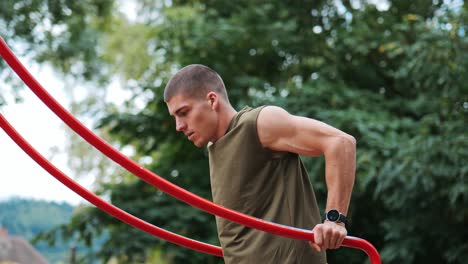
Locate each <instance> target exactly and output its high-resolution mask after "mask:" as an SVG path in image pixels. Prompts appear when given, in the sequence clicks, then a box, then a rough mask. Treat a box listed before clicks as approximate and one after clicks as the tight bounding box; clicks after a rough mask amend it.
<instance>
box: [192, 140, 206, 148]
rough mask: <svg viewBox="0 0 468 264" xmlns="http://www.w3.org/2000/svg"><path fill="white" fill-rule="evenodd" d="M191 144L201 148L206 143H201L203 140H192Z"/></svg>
mask: <svg viewBox="0 0 468 264" xmlns="http://www.w3.org/2000/svg"><path fill="white" fill-rule="evenodd" d="M193 144H194V145H195V147H197V148H201V147H204V146H205V145H206V144H203V142H198V141H194V142H193Z"/></svg>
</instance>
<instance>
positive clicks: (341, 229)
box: [309, 220, 348, 252]
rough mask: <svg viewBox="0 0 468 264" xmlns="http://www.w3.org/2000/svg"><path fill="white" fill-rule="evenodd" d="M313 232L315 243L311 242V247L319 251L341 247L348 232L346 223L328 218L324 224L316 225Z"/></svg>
mask: <svg viewBox="0 0 468 264" xmlns="http://www.w3.org/2000/svg"><path fill="white" fill-rule="evenodd" d="M312 232H314V238H315V243H313V242H309V244H310V247H311V248H313V249H316V250H317V251H319V252H320V251H322V250H327V249H336V248H339V247H340V246H341V243H343V240H344V239H345V237H346V235H347V234H348V231H347V230H346V227H345V225H344V223H335V222H329V221H326V220H325V222H324V223H323V224H318V225H316V226H315V227H314V229H313V230H312Z"/></svg>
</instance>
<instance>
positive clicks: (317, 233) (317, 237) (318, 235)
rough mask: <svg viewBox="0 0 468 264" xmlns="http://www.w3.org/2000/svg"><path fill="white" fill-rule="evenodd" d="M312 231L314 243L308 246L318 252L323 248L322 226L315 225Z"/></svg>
mask: <svg viewBox="0 0 468 264" xmlns="http://www.w3.org/2000/svg"><path fill="white" fill-rule="evenodd" d="M312 231H313V232H314V243H310V244H311V246H312V247H314V248H316V249H317V251H319V252H320V251H322V248H323V232H322V231H323V225H321V224H318V225H316V226H315V228H314V229H313V230H312Z"/></svg>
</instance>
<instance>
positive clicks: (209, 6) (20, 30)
mask: <svg viewBox="0 0 468 264" xmlns="http://www.w3.org/2000/svg"><path fill="white" fill-rule="evenodd" d="M134 3H135V5H136V7H137V17H136V19H133V20H132V19H128V18H127V17H126V16H125V15H124V13H125V12H127V11H128V10H126V9H125V8H124V9H122V8H121V5H122V4H123V2H115V1H111V0H85V1H66V0H54V1H53V0H48V1H46V0H28V1H27V0H21V1H10V0H7V1H2V2H1V3H0V34H1V35H2V37H3V38H5V39H6V41H7V42H9V43H13V42H15V43H21V47H20V48H17V50H16V51H17V52H19V53H23V54H26V55H28V56H30V57H32V58H34V59H35V60H37V61H38V62H40V63H44V64H49V65H52V66H54V68H55V69H57V70H58V71H61V72H62V73H63V74H64V75H65V76H68V77H70V76H71V77H72V78H74V79H75V80H78V81H80V82H82V83H86V87H88V89H89V90H88V94H89V97H88V98H87V99H86V100H84V101H83V102H77V103H76V105H74V107H75V110H76V111H75V112H76V113H77V114H81V116H82V117H83V118H93V120H94V121H95V122H96V124H97V127H99V128H100V129H101V131H102V132H103V133H105V134H106V135H108V136H109V140H110V141H112V142H113V143H114V144H116V145H117V146H122V147H123V146H126V147H129V146H131V147H132V148H133V150H134V153H135V154H134V156H133V158H134V159H135V160H137V161H139V162H142V163H143V164H145V165H146V167H147V168H149V169H151V170H153V171H154V172H156V173H158V174H159V175H161V176H163V177H166V178H167V179H169V180H170V181H171V182H173V183H175V184H177V185H179V186H181V187H183V188H187V189H189V190H190V191H192V192H194V193H196V194H198V195H201V196H203V197H206V198H208V199H209V198H210V190H209V177H208V162H207V155H206V151H205V150H204V149H196V148H194V147H193V146H191V144H190V143H189V142H187V141H186V140H185V139H184V138H183V136H182V135H178V134H177V133H176V132H175V129H174V122H173V120H172V119H171V118H170V116H169V115H168V113H167V110H166V106H165V104H164V102H163V100H162V91H163V89H164V86H165V84H166V82H167V80H168V79H169V78H170V76H171V75H172V74H173V73H174V72H175V71H176V70H177V69H179V68H180V67H182V66H184V65H187V64H191V63H202V64H206V65H209V66H210V67H212V68H214V69H215V70H216V71H218V72H219V73H220V74H221V76H222V77H223V79H224V81H225V83H226V86H227V87H228V92H229V94H230V97H231V98H232V103H233V104H234V106H235V107H236V108H237V109H239V108H240V107H242V106H243V105H245V104H248V105H251V106H258V105H262V104H275V105H280V106H283V107H285V108H286V109H287V110H288V111H289V112H291V113H294V114H298V115H305V116H309V117H312V118H316V119H319V120H322V121H324V122H326V123H329V124H331V125H333V126H335V127H338V128H340V129H342V130H344V131H346V132H348V133H350V134H352V135H353V136H354V137H355V138H356V139H357V141H358V157H357V159H358V160H357V161H358V169H357V179H356V185H355V189H354V193H353V197H352V202H351V208H350V217H351V221H352V225H351V227H350V228H349V233H350V234H351V235H355V236H359V237H363V238H365V239H367V240H369V241H370V242H372V243H373V244H374V245H375V246H376V247H377V248H378V250H379V251H380V253H381V255H382V259H383V262H384V263H462V260H463V259H466V258H468V244H467V243H466V237H468V230H467V229H466V228H465V227H464V226H465V224H466V222H467V217H468V209H466V204H467V202H468V188H467V186H468V183H467V171H468V165H467V164H468V163H467V162H466V161H467V160H468V140H467V139H466V134H467V130H466V125H467V113H468V84H467V83H468V75H467V74H466V71H467V69H468V36H467V33H468V32H467V30H468V27H467V18H468V5H467V4H466V3H465V1H461V0H453V1H450V0H446V1H438V0H434V1H427V0H415V1H406V0H394V1H364V0H361V1H359V0H354V1H344V0H334V1H332V0H317V1H307V0H304V1H246V0H240V1H222V0H218V1H213V0H212V1H210V0H208V1H178V0H173V1H156V0H144V1H135V2H134ZM375 3H377V4H375ZM0 67H1V68H0V78H1V79H2V80H4V81H6V82H9V83H12V84H15V83H16V84H17V85H16V86H14V87H20V85H18V81H17V80H16V79H15V78H13V77H12V74H11V71H10V70H9V69H8V68H7V67H6V66H5V64H4V62H3V61H0ZM116 76H117V77H116ZM115 78H118V80H119V81H120V83H121V84H122V85H123V87H124V89H127V90H128V91H130V92H131V94H132V98H131V99H130V100H128V101H127V102H126V103H125V106H124V107H117V106H114V105H112V104H105V102H103V101H102V100H101V99H102V97H101V96H100V95H102V94H105V93H106V92H107V93H109V92H112V88H109V87H110V86H109V85H108V84H109V83H110V82H111V81H112V80H115ZM0 89H1V90H0V92H1V94H2V96H3V95H13V97H14V96H15V93H17V89H19V88H15V89H13V91H9V90H8V91H6V90H5V88H3V87H1V88H0ZM70 89H71V88H70ZM0 100H1V98H0ZM74 146H75V147H76V146H79V144H75V145H74ZM71 147H73V146H71ZM72 149H73V148H72ZM75 149H76V148H75ZM80 151H82V152H86V151H88V150H83V149H81V150H80ZM305 161H306V165H307V168H308V170H309V173H310V175H311V179H312V182H313V184H314V187H315V189H316V193H317V196H318V200H319V201H320V204H321V206H322V208H323V205H324V202H325V197H326V188H325V184H324V179H323V177H324V164H323V162H324V161H323V159H321V158H318V159H311V158H305ZM76 169H77V170H78V171H80V172H81V173H83V172H86V171H88V170H90V168H86V166H83V164H81V166H76ZM97 186H98V187H97V189H96V190H95V191H96V192H98V193H100V194H102V195H105V196H106V197H108V198H109V200H110V201H112V203H114V204H115V205H117V206H119V207H121V208H123V209H124V210H127V211H129V212H131V213H132V214H135V215H137V216H139V217H141V218H143V219H145V220H147V221H149V222H151V223H154V224H156V225H158V226H161V227H163V228H165V229H169V230H171V231H174V232H177V233H181V234H183V235H187V236H190V237H192V238H195V239H197V240H202V241H205V242H208V243H214V244H216V243H217V238H216V233H215V227H214V217H213V216H211V215H208V214H206V213H203V212H200V211H198V210H196V209H193V208H191V207H189V206H187V205H184V204H182V203H180V202H178V201H176V200H175V199H173V198H171V197H168V196H167V195H166V194H163V193H161V192H160V191H158V190H155V189H154V188H152V187H151V186H149V185H147V184H145V183H143V182H142V181H140V180H138V179H137V178H135V177H134V176H131V175H128V174H127V173H124V172H122V171H115V172H114V173H113V174H112V176H107V177H104V176H101V177H98V180H97ZM104 230H105V232H107V234H108V237H107V239H106V241H105V242H104V244H103V245H102V247H101V248H100V250H99V252H98V253H99V256H100V257H101V259H102V260H103V261H106V260H108V259H110V258H111V257H115V258H117V259H120V260H121V261H122V263H141V262H151V261H154V260H155V259H161V258H164V259H165V261H166V262H167V263H220V262H221V260H220V259H219V258H215V257H211V256H206V255H203V254H200V253H196V252H192V251H190V250H187V249H184V248H180V247H177V246H174V245H171V244H168V243H166V242H164V241H161V240H160V239H157V238H153V237H151V236H149V235H146V234H144V233H142V232H140V231H137V230H135V229H132V228H130V227H128V226H126V225H124V224H122V223H119V222H118V221H116V220H114V219H111V218H110V217H108V216H106V215H104V214H103V213H102V212H101V211H99V210H97V209H95V208H93V207H89V208H86V209H84V210H81V211H79V212H77V213H75V214H74V216H73V218H72V220H71V221H70V222H69V223H67V224H65V225H62V226H60V227H58V228H56V229H55V231H51V232H50V233H49V234H48V235H47V234H44V235H43V237H44V238H49V239H51V238H53V237H54V232H64V233H65V234H69V236H70V237H72V236H74V235H77V236H79V238H80V239H82V240H83V241H85V242H87V243H88V244H92V241H93V240H92V238H93V237H95V236H99V235H100V234H102V233H103V232H104ZM160 252H163V255H162V256H161V255H160ZM329 260H330V263H364V262H365V261H366V256H365V255H364V254H363V253H362V252H359V251H356V250H351V249H339V250H335V251H330V252H329ZM159 261H162V260H159Z"/></svg>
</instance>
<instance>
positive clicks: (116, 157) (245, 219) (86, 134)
mask: <svg viewBox="0 0 468 264" xmlns="http://www.w3.org/2000/svg"><path fill="white" fill-rule="evenodd" d="M0 55H1V56H2V57H3V58H4V59H5V61H6V62H7V63H8V64H9V65H10V67H11V68H12V69H13V70H14V71H15V72H16V73H17V74H18V76H19V77H20V78H21V79H22V80H23V82H24V83H25V84H26V85H27V86H28V87H29V88H30V89H31V90H32V91H33V92H34V93H35V94H36V95H37V96H38V97H39V99H40V100H41V101H42V102H44V104H46V105H47V107H49V108H50V109H51V110H52V111H53V112H54V113H55V114H56V115H57V116H58V117H59V118H60V119H62V120H63V122H65V123H66V124H67V125H68V126H69V127H70V128H71V129H73V130H74V131H75V132H76V133H77V134H79V135H80V136H81V137H82V138H83V139H85V140H86V141H87V142H88V143H90V144H91V145H93V146H94V147H95V148H96V149H98V150H99V151H101V152H102V153H103V154H104V155H106V156H107V157H109V158H110V159H112V160H113V161H115V162H116V163H118V164H120V165H121V166H122V167H124V168H125V169H127V170H128V171H129V172H131V173H133V174H134V175H136V176H138V177H139V178H141V179H143V180H144V181H146V182H147V183H149V184H151V185H153V186H154V187H156V188H158V189H160V190H161V191H163V192H165V193H167V194H169V195H171V196H173V197H175V198H176V199H179V200H181V201H184V202H185V203H187V204H190V205H192V206H194V207H197V208H199V209H201V210H203V211H205V212H208V213H211V214H214V215H217V216H219V217H223V218H226V219H228V220H230V221H233V222H236V223H239V224H242V225H245V226H248V227H250V228H254V229H258V230H262V231H265V232H269V233H272V234H276V235H280V236H285V237H289V238H294V239H300V240H306V241H314V234H313V232H312V231H311V230H304V229H299V228H295V227H289V226H284V225H280V224H276V223H271V222H267V221H264V220H262V219H258V218H255V217H251V216H248V215H245V214H241V213H239V212H236V211H234V210H231V209H228V208H224V207H222V206H220V205H217V204H215V203H213V202H211V201H209V200H206V199H204V198H202V197H200V196H197V195H195V194H193V193H191V192H188V191H186V190H184V189H182V188H180V187H179V186H176V185H174V184H172V183H171V182H169V181H167V180H165V179H163V178H161V177H160V176H158V175H156V174H154V173H153V172H151V171H149V170H147V169H145V168H143V167H142V166H140V165H139V164H137V163H136V162H134V161H133V160H131V159H129V158H127V157H125V156H124V155H123V154H121V153H120V152H119V151H117V150H116V149H115V148H113V147H112V146H111V145H110V144H108V143H107V142H106V141H104V140H103V139H101V138H100V137H98V136H97V135H95V134H94V133H93V132H92V131H91V130H89V129H88V128H86V127H85V126H84V125H83V124H82V123H81V122H80V121H79V120H78V119H76V118H75V117H74V116H73V115H72V114H70V113H69V112H68V111H67V110H66V109H65V108H64V107H63V106H62V105H60V103H58V102H57V101H56V100H55V99H54V98H53V97H52V96H51V95H50V94H49V93H48V92H47V91H46V90H45V89H44V88H43V87H42V86H41V85H40V84H39V82H37V80H35V78H34V77H33V76H32V75H31V74H30V73H29V72H28V70H27V69H26V68H25V67H24V66H23V65H22V64H21V62H20V61H19V60H18V58H16V56H15V55H14V54H13V52H12V51H11V50H10V49H9V48H8V46H7V45H6V43H5V41H4V40H3V39H2V38H1V37H0ZM342 245H343V246H346V247H351V248H357V249H360V250H363V251H364V252H366V254H367V255H368V256H369V258H370V260H371V263H372V264H380V263H381V260H380V255H379V253H378V251H377V250H376V249H375V247H374V246H373V245H372V244H370V243H369V242H368V241H366V240H364V239H361V238H357V237H352V236H347V237H346V238H345V239H344V241H343V244H342Z"/></svg>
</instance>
